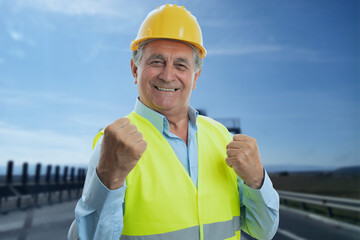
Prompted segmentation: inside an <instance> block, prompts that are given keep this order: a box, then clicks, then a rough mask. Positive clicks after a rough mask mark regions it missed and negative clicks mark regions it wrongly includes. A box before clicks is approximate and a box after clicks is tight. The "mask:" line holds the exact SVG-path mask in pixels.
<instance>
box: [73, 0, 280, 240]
mask: <svg viewBox="0 0 360 240" xmlns="http://www.w3.org/2000/svg"><path fill="white" fill-rule="evenodd" d="M131 49H132V50H133V59H132V60H131V71H132V74H133V76H134V79H135V84H136V85H137V87H138V92H139V98H138V99H137V101H136V105H135V109H134V111H133V112H132V113H130V114H129V115H128V116H126V117H124V118H120V119H118V120H116V121H114V122H113V123H112V124H110V125H109V126H107V127H106V128H105V129H104V130H103V131H101V132H100V133H99V134H98V135H97V137H96V138H95V141H94V145H96V146H95V150H94V154H93V156H92V158H91V161H90V164H89V168H88V173H87V177H86V181H85V186H84V190H83V196H82V198H81V199H80V200H79V202H78V204H77V207H76V210H75V215H76V223H75V221H74V223H73V224H72V227H71V228H70V231H69V236H68V238H69V239H77V238H78V237H79V238H80V239H119V238H120V239H121V240H127V239H129V240H130V239H131V240H146V239H151V240H153V239H164V240H165V239H169V240H170V239H171V240H172V239H175V240H176V239H184V240H192V239H194V240H196V239H199V240H200V239H205V240H207V239H240V229H242V230H244V231H245V232H247V233H249V234H250V235H252V236H254V237H256V238H258V239H271V238H272V237H273V235H274V234H275V232H276V229H277V225H278V218H279V216H278V210H279V198H278V195H277V193H276V191H275V190H274V189H273V187H272V184H271V181H270V179H269V177H268V176H267V173H266V172H265V170H264V169H263V166H262V164H261V161H260V155H259V151H258V147H257V144H256V141H255V139H253V138H251V137H248V136H245V135H235V136H233V137H231V135H230V133H229V132H228V131H227V129H226V128H225V127H224V126H223V125H221V124H220V123H218V122H216V121H214V120H212V119H210V118H207V117H203V116H198V113H197V112H196V110H195V109H194V108H192V107H191V106H189V101H190V95H191V93H192V90H194V89H195V87H196V83H197V80H198V78H199V76H200V73H201V65H202V58H204V57H205V55H206V50H205V48H204V47H203V42H202V34H201V29H200V27H199V25H198V23H197V21H196V18H195V17H194V16H192V15H191V13H190V12H189V11H187V10H186V9H185V8H184V7H180V6H176V5H170V4H167V5H164V6H161V7H159V8H157V9H156V10H154V11H152V12H151V13H149V15H148V16H147V17H146V19H145V20H144V22H143V23H142V25H141V27H140V29H139V32H138V35H137V38H136V40H135V41H133V42H132V44H131Z"/></svg>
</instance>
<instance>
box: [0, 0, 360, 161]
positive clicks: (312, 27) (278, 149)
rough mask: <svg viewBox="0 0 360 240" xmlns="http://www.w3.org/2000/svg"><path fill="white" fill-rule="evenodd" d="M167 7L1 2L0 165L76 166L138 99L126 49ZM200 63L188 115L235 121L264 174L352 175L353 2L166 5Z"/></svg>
mask: <svg viewBox="0 0 360 240" xmlns="http://www.w3.org/2000/svg"><path fill="white" fill-rule="evenodd" d="M165 3H167V2H166V1H149V0H132V1H121V0H103V1H90V0H87V1H85V0H52V1H49V0H0V110H1V111H0V165H2V164H5V163H6V162H7V161H8V160H9V159H13V160H14V161H15V163H16V164H21V163H22V162H25V161H26V162H30V163H36V162H42V163H46V164H48V163H51V164H86V163H87V162H88V160H89V157H90V155H91V143H92V139H93V137H94V136H95V134H96V133H97V131H98V130H99V129H100V128H102V127H104V126H106V125H107V124H109V123H111V122H112V121H114V120H115V119H117V118H119V117H122V116H124V115H126V114H128V113H129V112H130V111H131V110H132V108H133V106H134V102H135V99H136V97H137V88H136V85H134V81H133V78H132V76H131V73H130V57H131V52H130V49H129V45H130V42H131V40H133V39H134V38H135V36H136V33H137V29H138V27H139V25H140V23H141V22H142V20H143V19H144V18H145V16H146V14H147V13H148V12H149V11H151V10H152V9H154V8H156V7H157V6H159V5H162V4H165ZM170 3H175V4H179V5H184V6H185V7H186V8H187V9H188V10H190V11H191V12H192V13H193V14H194V15H195V16H196V17H197V19H198V21H199V23H200V25H201V27H202V31H203V37H204V44H205V47H206V49H207V50H208V55H207V57H206V58H205V60H204V67H203V70H202V74H201V76H200V79H199V82H198V85H197V89H196V90H195V91H194V92H193V95H192V99H191V105H192V106H194V107H195V108H201V109H205V110H206V112H207V113H208V115H209V116H211V117H214V118H227V117H236V118H240V119H241V127H242V130H243V133H244V134H247V135H250V136H252V137H255V138H256V139H257V140H258V143H259V147H260V152H261V156H262V161H263V163H264V165H299V166H309V165H311V166H321V167H339V166H351V165H358V164H359V158H360V154H359V149H360V140H359V134H360V130H359V129H360V128H359V123H360V110H359V109H360V106H359V105H360V100H359V91H360V87H359V51H360V50H359V40H360V39H359V31H360V26H359V25H360V24H359V1H357V0H347V1H338V0H317V1H311V0H306V1H305V0H302V1H300V0H294V1H285V0H274V1H251V0H247V1H243V0H239V1H235V0H234V1H220V0H218V1H215V0H206V1H205V0H191V1H190V0H189V1H187V0H183V1H172V2H170Z"/></svg>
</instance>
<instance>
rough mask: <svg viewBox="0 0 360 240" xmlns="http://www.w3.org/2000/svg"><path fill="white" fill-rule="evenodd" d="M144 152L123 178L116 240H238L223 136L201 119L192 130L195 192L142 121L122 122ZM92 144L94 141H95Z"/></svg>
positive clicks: (236, 203) (133, 116)
mask: <svg viewBox="0 0 360 240" xmlns="http://www.w3.org/2000/svg"><path fill="white" fill-rule="evenodd" d="M127 117H128V118H129V119H130V122H131V123H132V124H134V125H136V126H137V128H138V130H139V131H140V132H141V133H142V134H143V136H144V140H145V141H146V142H147V149H146V151H145V152H144V154H143V155H142V157H141V158H140V160H139V162H138V163H137V164H136V166H135V168H134V169H133V170H132V171H131V172H130V173H129V175H128V176H127V178H126V183H127V189H126V194H125V212H124V228H123V232H122V235H121V238H120V239H121V240H222V239H231V240H235V239H240V202H239V192H238V188H237V180H236V174H235V173H234V171H233V169H232V168H230V167H228V166H227V165H226V163H225V158H226V145H227V144H228V143H229V142H230V141H231V136H230V134H229V132H228V130H227V129H226V128H225V127H224V126H223V125H221V124H220V123H218V122H216V121H214V120H212V119H210V118H207V117H203V116H199V117H198V118H197V126H198V133H197V139H198V167H199V170H198V171H199V172H198V187H197V188H196V186H195V184H194V183H193V181H192V180H191V178H190V176H189V174H188V173H187V171H186V170H185V169H184V167H183V166H182V164H181V163H180V161H179V160H178V158H177V156H176V154H175V153H174V151H173V150H172V148H171V146H170V144H169V143H168V142H167V140H166V139H165V138H164V137H163V136H162V134H161V133H160V132H159V131H158V130H157V129H156V128H155V126H153V125H152V124H151V123H150V122H149V121H148V120H147V119H145V118H143V117H141V116H140V115H138V114H137V113H135V112H132V113H131V114H129V115H128V116H127ZM97 140H98V139H97Z"/></svg>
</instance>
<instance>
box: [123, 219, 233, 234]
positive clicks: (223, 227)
mask: <svg viewBox="0 0 360 240" xmlns="http://www.w3.org/2000/svg"><path fill="white" fill-rule="evenodd" d="M203 229H204V239H206V240H223V239H226V238H231V237H234V236H235V232H236V231H240V217H234V218H233V219H232V220H229V221H225V222H216V223H210V224H204V225H203ZM199 239H200V227H199V226H195V227H189V228H185V229H181V230H178V231H174V232H168V233H162V234H154V235H146V236H126V235H122V236H121V238H120V240H199Z"/></svg>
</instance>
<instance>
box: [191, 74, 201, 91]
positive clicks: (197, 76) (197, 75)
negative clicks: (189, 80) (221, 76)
mask: <svg viewBox="0 0 360 240" xmlns="http://www.w3.org/2000/svg"><path fill="white" fill-rule="evenodd" d="M200 73H201V69H200V70H199V71H197V72H196V73H195V77H194V83H193V86H192V90H195V88H196V83H197V80H198V79H199V77H200Z"/></svg>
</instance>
